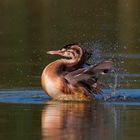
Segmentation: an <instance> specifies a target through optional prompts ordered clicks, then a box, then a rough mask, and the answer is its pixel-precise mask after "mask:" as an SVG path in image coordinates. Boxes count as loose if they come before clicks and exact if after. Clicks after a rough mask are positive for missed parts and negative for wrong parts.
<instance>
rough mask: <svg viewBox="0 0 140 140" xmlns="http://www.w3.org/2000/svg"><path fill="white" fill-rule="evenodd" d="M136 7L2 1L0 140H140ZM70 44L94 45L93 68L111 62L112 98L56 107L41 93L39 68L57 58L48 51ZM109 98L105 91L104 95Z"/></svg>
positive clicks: (116, 1)
mask: <svg viewBox="0 0 140 140" xmlns="http://www.w3.org/2000/svg"><path fill="white" fill-rule="evenodd" d="M139 5H140V1H138V0H135V1H133V0H112V1H107V0H104V1H103V0H98V1H95V0H87V1H84V0H80V1H78V0H77V1H74V0H67V1H65V0H61V1H59V0H55V1H51V0H47V1H44V0H40V1H37V0H34V1H33V0H28V1H26V0H21V1H19V0H14V1H10V0H4V1H0V19H1V22H0V139H3V140H9V139H13V140H19V139H20V140H22V139H23V140H25V139H26V140H39V139H40V140H46V139H47V140H48V139H50V140H56V139H58V140H65V139H71V140H77V139H79V140H90V139H91V140H92V139H95V140H103V139H104V140H139V138H140V133H139V131H140V117H139V116H140V63H139V62H140V46H139V45H140V8H139ZM74 42H81V43H82V44H84V46H85V48H87V49H90V48H91V47H92V52H93V54H94V60H93V62H95V60H96V61H97V60H101V59H112V60H113V61H114V62H115V66H117V70H118V71H117V77H118V88H117V90H116V94H115V95H114V96H113V97H112V98H111V99H108V100H106V101H103V100H100V98H99V99H98V102H97V103H95V104H94V103H76V102H62V103H60V102H53V101H51V100H50V98H49V97H48V96H47V95H46V94H45V93H44V91H43V90H42V89H41V84H40V75H41V73H42V70H43V68H44V67H45V66H46V65H47V64H49V63H50V62H52V61H54V60H56V59H58V57H57V56H54V57H52V56H49V55H47V54H46V51H48V50H52V49H59V48H62V46H64V45H66V44H69V43H74ZM93 48H94V49H93ZM105 80H106V79H105ZM108 82H110V84H112V85H113V84H114V81H113V80H108ZM110 93H111V90H104V95H103V96H107V95H108V94H110Z"/></svg>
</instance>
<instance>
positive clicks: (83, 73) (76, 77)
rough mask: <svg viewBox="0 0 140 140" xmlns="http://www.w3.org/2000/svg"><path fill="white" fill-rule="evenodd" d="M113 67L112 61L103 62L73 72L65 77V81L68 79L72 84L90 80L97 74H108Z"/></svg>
mask: <svg viewBox="0 0 140 140" xmlns="http://www.w3.org/2000/svg"><path fill="white" fill-rule="evenodd" d="M112 66H113V62H112V61H102V62H100V63H98V64H95V65H92V66H89V67H84V68H80V69H78V70H75V71H72V72H70V73H68V74H66V75H65V79H67V80H68V82H70V83H75V82H79V81H81V80H88V79H90V78H93V77H95V75H96V74H97V73H99V74H105V73H107V72H108V71H109V70H110V69H111V68H112Z"/></svg>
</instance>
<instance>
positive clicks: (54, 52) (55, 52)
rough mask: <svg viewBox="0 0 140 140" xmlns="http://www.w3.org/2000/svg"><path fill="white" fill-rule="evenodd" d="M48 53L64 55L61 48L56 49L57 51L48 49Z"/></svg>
mask: <svg viewBox="0 0 140 140" xmlns="http://www.w3.org/2000/svg"><path fill="white" fill-rule="evenodd" d="M47 54H56V55H62V54H63V52H62V51H61V50H55V51H48V52H47Z"/></svg>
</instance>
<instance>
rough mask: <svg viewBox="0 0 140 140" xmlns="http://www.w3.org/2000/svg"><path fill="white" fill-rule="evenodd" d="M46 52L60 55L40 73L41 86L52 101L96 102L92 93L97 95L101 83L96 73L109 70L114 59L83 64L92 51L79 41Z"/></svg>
mask: <svg viewBox="0 0 140 140" xmlns="http://www.w3.org/2000/svg"><path fill="white" fill-rule="evenodd" d="M47 54H51V55H59V56H62V58H61V59H57V60H55V61H54V62H51V63H50V64H48V65H47V66H46V67H45V68H44V70H43V72H42V75H41V84H42V88H43V89H44V91H45V92H46V93H47V94H48V95H49V96H50V97H51V98H52V99H53V100H58V101H96V97H95V95H97V94H100V93H101V92H102V88H103V86H104V84H103V83H102V82H100V81H99V78H98V75H100V74H101V75H102V74H106V73H108V72H109V71H110V70H111V69H112V67H113V61H111V60H104V61H101V62H98V63H97V64H94V65H87V66H85V64H86V62H87V60H88V59H89V58H90V56H91V52H88V51H87V50H86V49H85V48H83V47H81V44H79V43H73V44H68V45H66V46H64V47H63V48H61V49H59V50H53V51H48V52H47Z"/></svg>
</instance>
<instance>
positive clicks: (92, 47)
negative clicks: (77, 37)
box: [82, 41, 127, 100]
mask: <svg viewBox="0 0 140 140" xmlns="http://www.w3.org/2000/svg"><path fill="white" fill-rule="evenodd" d="M82 47H83V48H85V49H86V50H87V51H89V52H90V53H91V52H92V55H91V57H90V59H89V60H88V61H87V63H88V64H91V65H94V64H96V63H99V62H101V61H103V60H112V61H113V62H114V68H113V70H112V71H111V73H109V74H107V75H106V76H104V77H103V78H102V81H105V83H106V82H107V83H108V88H109V89H111V93H110V94H109V95H107V96H106V97H104V100H107V99H109V98H111V97H112V96H114V95H115V94H116V90H117V88H118V87H121V84H120V83H121V82H120V81H121V80H122V79H123V78H124V77H123V76H121V77H120V76H119V74H120V73H122V72H125V73H126V72H127V70H126V69H124V68H123V64H124V63H125V60H124V59H125V58H127V55H124V54H120V53H119V50H122V49H126V48H127V47H126V46H124V47H122V46H121V45H119V44H118V43H111V42H103V41H94V42H88V43H84V44H83V45H82Z"/></svg>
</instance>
